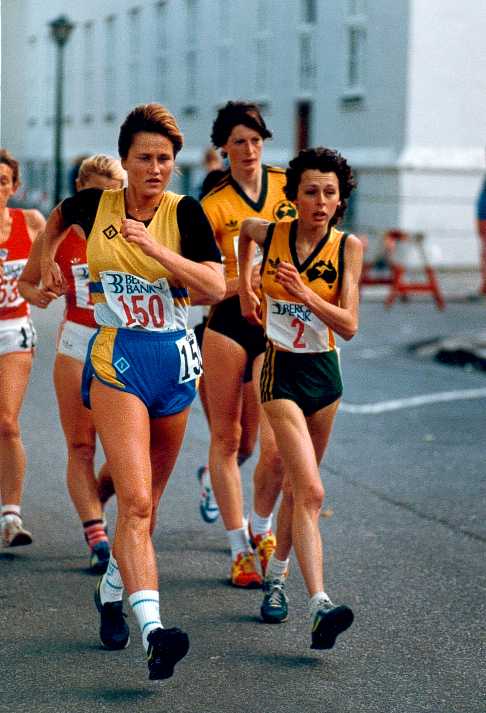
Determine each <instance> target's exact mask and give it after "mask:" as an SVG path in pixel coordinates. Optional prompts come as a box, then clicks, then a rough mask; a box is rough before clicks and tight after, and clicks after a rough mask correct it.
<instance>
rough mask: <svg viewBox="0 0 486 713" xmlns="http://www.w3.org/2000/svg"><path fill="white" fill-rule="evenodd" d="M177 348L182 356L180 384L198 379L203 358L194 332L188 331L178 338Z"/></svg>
mask: <svg viewBox="0 0 486 713" xmlns="http://www.w3.org/2000/svg"><path fill="white" fill-rule="evenodd" d="M176 344H177V348H178V350H179V356H180V369H179V384H185V383H186V381H192V380H193V379H197V378H198V377H199V376H201V374H202V371H203V370H202V358H201V353H200V351H199V346H198V343H197V341H196V336H195V334H194V332H192V331H191V332H188V333H187V334H186V335H185V336H184V337H182V338H181V339H178V340H177V342H176Z"/></svg>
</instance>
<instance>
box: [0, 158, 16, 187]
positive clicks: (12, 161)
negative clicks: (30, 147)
mask: <svg viewBox="0 0 486 713" xmlns="http://www.w3.org/2000/svg"><path fill="white" fill-rule="evenodd" d="M0 163H4V164H5V165H6V166H10V168H11V169H12V180H13V184H14V186H16V187H18V186H19V185H20V164H19V162H18V161H17V159H16V158H14V157H13V156H12V154H11V153H10V151H7V149H0Z"/></svg>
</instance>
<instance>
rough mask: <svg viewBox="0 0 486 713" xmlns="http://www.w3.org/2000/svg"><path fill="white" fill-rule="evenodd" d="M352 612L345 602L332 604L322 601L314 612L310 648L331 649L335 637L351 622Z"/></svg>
mask: <svg viewBox="0 0 486 713" xmlns="http://www.w3.org/2000/svg"><path fill="white" fill-rule="evenodd" d="M353 619H354V614H353V612H352V610H351V609H350V608H349V607H347V606H346V605H345V604H341V605H339V606H334V604H332V602H323V603H322V604H321V605H320V606H319V609H318V610H317V612H316V615H315V617H314V622H313V624H312V643H311V649H332V647H333V646H334V644H335V643H336V637H337V636H338V635H339V634H342V633H343V631H346V629H348V628H349V627H350V626H351V624H352V623H353Z"/></svg>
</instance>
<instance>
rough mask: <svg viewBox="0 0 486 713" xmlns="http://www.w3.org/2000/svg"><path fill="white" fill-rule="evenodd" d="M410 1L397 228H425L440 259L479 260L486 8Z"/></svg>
mask: <svg viewBox="0 0 486 713" xmlns="http://www.w3.org/2000/svg"><path fill="white" fill-rule="evenodd" d="M410 6H411V12H410V42H409V45H410V46H409V53H408V81H407V99H406V105H407V122H406V140H405V145H404V149H403V152H402V155H401V156H400V160H399V165H400V175H401V191H400V192H401V201H400V218H399V220H400V225H401V226H402V227H405V228H410V229H420V230H423V231H424V233H425V234H426V236H427V242H428V248H429V252H430V253H431V255H432V256H433V258H434V259H435V261H436V263H437V264H439V265H450V264H453V265H455V266H468V265H476V264H477V263H478V248H479V245H478V241H477V237H476V235H475V201H476V198H477V194H478V191H479V186H480V183H481V180H482V175H483V172H484V145H485V143H486V54H485V52H484V38H485V37H486V5H485V4H484V3H476V2H474V1H473V0H466V2H464V3H462V4H458V3H456V2H455V0H428V2H426V3H425V2H422V1H421V0H411V2H410ZM434 29H435V31H434Z"/></svg>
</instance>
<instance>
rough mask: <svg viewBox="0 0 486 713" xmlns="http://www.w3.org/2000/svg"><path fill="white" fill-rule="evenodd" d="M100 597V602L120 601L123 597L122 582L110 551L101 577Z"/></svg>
mask: <svg viewBox="0 0 486 713" xmlns="http://www.w3.org/2000/svg"><path fill="white" fill-rule="evenodd" d="M100 599H101V603H102V604H106V603H107V602H120V601H121V600H122V599H123V582H122V578H121V574H120V570H119V569H118V565H117V563H116V559H115V558H114V557H113V553H110V559H109V561H108V567H107V568H106V572H105V573H104V575H103V577H102V579H101V584H100Z"/></svg>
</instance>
